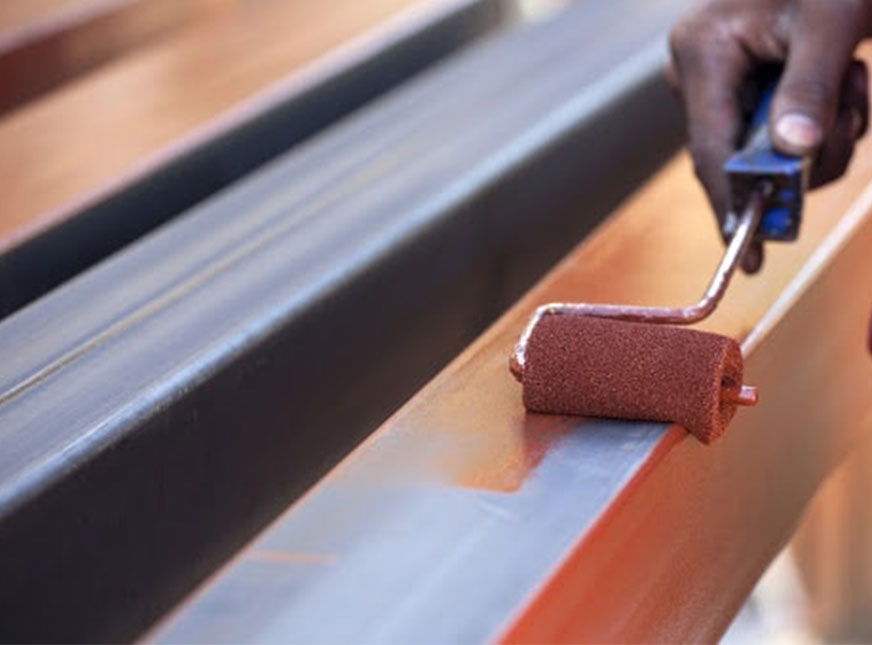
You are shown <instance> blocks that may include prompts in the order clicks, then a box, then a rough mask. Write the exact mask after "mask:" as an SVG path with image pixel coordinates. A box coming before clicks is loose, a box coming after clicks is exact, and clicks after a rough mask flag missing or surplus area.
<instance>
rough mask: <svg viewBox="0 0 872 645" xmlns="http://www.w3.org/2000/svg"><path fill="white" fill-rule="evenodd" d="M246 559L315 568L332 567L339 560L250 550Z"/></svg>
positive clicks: (297, 552)
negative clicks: (304, 565)
mask: <svg viewBox="0 0 872 645" xmlns="http://www.w3.org/2000/svg"><path fill="white" fill-rule="evenodd" d="M245 555H246V557H248V558H249V559H251V560H259V561H261V562H276V563H279V564H311V565H317V566H324V567H328V566H332V565H334V564H336V563H337V562H338V561H339V559H338V558H337V557H336V556H334V555H327V554H324V553H306V552H303V551H267V550H263V549H252V550H250V551H246V552H245Z"/></svg>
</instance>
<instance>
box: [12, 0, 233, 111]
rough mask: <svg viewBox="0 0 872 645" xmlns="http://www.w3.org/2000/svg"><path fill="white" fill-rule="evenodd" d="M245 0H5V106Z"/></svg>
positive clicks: (55, 85) (36, 96)
mask: <svg viewBox="0 0 872 645" xmlns="http://www.w3.org/2000/svg"><path fill="white" fill-rule="evenodd" d="M238 1H239V0H4V2H3V3H2V4H0V78H2V79H3V84H2V86H0V113H4V112H8V111H10V110H12V109H14V108H17V107H20V106H21V105H22V104H24V103H26V102H27V101H31V100H34V99H36V98H38V97H39V96H40V95H42V94H44V93H46V92H48V91H50V90H52V89H54V88H57V87H58V86H60V85H62V84H63V83H65V82H70V81H71V80H73V79H74V78H76V77H77V76H80V75H82V74H85V73H87V72H89V71H91V70H93V69H95V68H96V67H99V66H100V65H101V64H103V63H106V62H108V61H110V60H112V59H114V58H117V57H119V56H122V55H124V54H125V53H129V52H131V51H133V50H135V49H136V48H137V47H141V46H143V45H145V44H146V43H149V42H150V41H152V40H154V39H157V38H158V37H160V36H166V35H167V34H168V33H170V32H172V31H173V30H174V29H176V28H179V27H181V26H182V25H185V24H190V23H193V22H197V21H198V20H202V19H204V18H206V17H207V16H210V15H215V14H218V13H220V12H222V11H223V10H225V9H227V8H228V7H230V6H231V5H232V4H233V3H236V2H238Z"/></svg>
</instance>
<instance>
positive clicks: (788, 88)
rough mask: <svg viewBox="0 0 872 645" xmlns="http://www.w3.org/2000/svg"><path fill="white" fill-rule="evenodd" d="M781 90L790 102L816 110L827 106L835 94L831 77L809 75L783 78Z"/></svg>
mask: <svg viewBox="0 0 872 645" xmlns="http://www.w3.org/2000/svg"><path fill="white" fill-rule="evenodd" d="M781 91H782V93H783V95H784V96H785V97H786V98H788V99H789V100H790V101H791V102H792V103H796V104H798V105H802V106H803V107H807V108H811V109H815V110H817V111H820V110H823V109H825V108H827V107H828V106H829V105H830V103H831V102H832V100H833V97H834V96H836V95H837V92H836V87H835V84H834V83H833V82H832V79H829V78H826V77H815V76H809V75H806V76H803V77H800V78H793V79H787V80H785V81H784V83H783V86H782V88H781Z"/></svg>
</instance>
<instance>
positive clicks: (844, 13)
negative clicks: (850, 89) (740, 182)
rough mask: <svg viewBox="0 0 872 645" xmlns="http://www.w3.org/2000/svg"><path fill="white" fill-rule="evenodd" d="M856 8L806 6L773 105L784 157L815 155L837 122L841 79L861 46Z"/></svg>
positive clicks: (776, 138) (774, 134)
mask: <svg viewBox="0 0 872 645" xmlns="http://www.w3.org/2000/svg"><path fill="white" fill-rule="evenodd" d="M856 6H857V5H855V4H854V3H843V2H804V3H802V4H801V7H802V8H801V10H800V11H799V13H798V15H797V18H796V22H795V23H794V25H793V29H792V33H791V38H790V49H789V54H788V56H787V64H786V66H785V69H784V74H783V75H782V77H781V82H780V83H779V85H778V90H777V91H776V94H775V99H774V101H773V104H772V116H771V118H772V121H771V124H772V128H771V131H772V140H773V143H774V144H775V147H776V148H778V149H779V150H781V151H782V152H785V153H789V154H796V155H803V156H807V155H811V154H813V153H814V152H816V151H817V149H818V148H819V147H820V145H821V144H822V143H823V141H824V139H825V138H826V136H827V134H828V133H829V131H830V130H831V129H832V127H833V124H834V123H835V121H836V115H837V114H838V108H839V96H840V94H841V85H842V78H843V77H844V75H845V71H846V70H847V68H848V65H849V64H850V62H851V59H852V57H853V52H854V49H855V48H856V46H857V44H858V43H859V41H860V29H859V28H858V26H859V25H860V24H861V23H862V22H864V21H865V20H864V16H860V15H858V9H857V8H856Z"/></svg>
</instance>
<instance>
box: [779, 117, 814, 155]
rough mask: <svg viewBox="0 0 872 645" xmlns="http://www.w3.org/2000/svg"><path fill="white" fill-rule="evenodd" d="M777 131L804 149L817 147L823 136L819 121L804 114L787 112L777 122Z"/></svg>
mask: <svg viewBox="0 0 872 645" xmlns="http://www.w3.org/2000/svg"><path fill="white" fill-rule="evenodd" d="M775 131H776V132H777V133H778V136H779V137H781V138H782V139H783V140H784V141H785V142H786V143H788V144H789V145H791V146H793V147H796V148H802V149H809V148H816V147H817V146H818V145H820V142H821V139H822V138H823V133H822V132H821V129H820V128H819V127H818V125H817V123H815V122H814V121H812V120H811V119H810V118H808V117H807V116H805V115H804V114H797V113H791V114H785V115H784V116H782V117H781V118H780V119H778V123H776V124H775Z"/></svg>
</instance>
